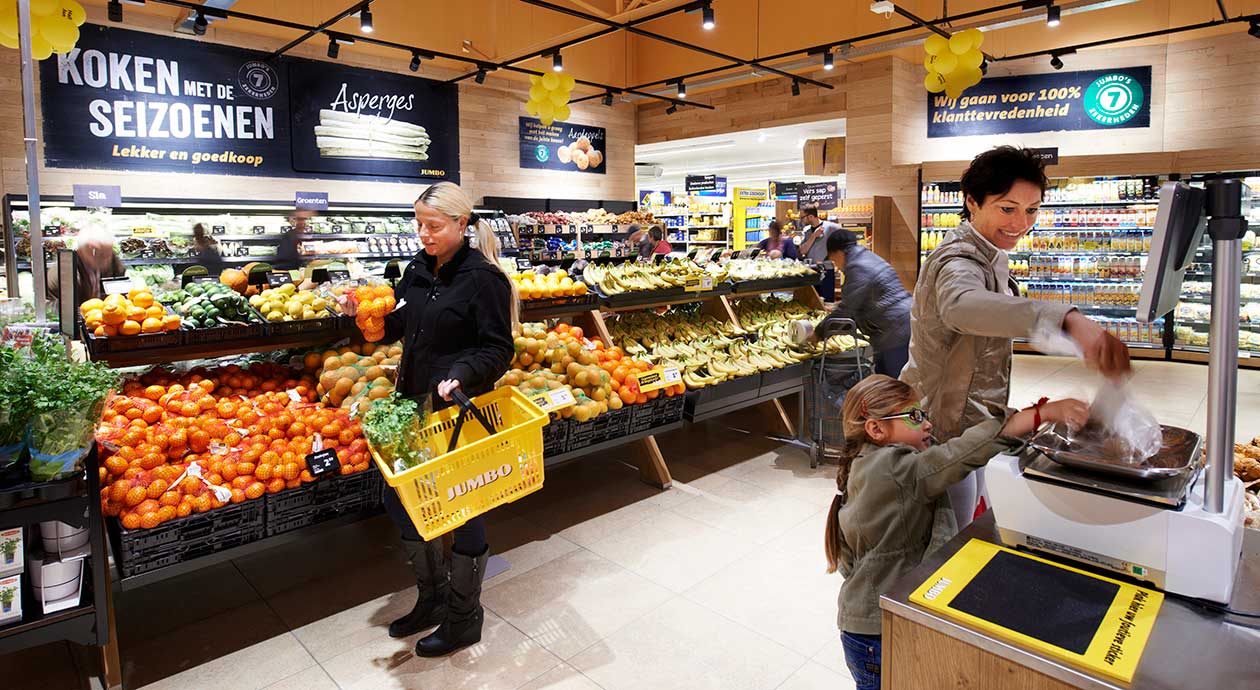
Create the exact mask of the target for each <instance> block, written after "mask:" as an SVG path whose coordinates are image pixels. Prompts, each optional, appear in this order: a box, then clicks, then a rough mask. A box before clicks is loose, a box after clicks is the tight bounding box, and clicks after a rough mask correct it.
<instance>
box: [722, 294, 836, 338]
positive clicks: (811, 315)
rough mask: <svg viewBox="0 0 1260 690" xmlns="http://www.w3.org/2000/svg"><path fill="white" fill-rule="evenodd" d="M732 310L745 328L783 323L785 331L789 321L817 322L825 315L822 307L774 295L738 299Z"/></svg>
mask: <svg viewBox="0 0 1260 690" xmlns="http://www.w3.org/2000/svg"><path fill="white" fill-rule="evenodd" d="M734 310H735V316H736V318H738V319H739V323H740V325H742V326H743V327H744V328H746V329H749V330H757V329H759V328H761V327H762V326H765V325H767V324H772V323H779V324H782V325H783V328H784V331H785V332H786V330H787V323H788V322H789V321H813V322H815V323H817V322H818V321H821V320H822V319H823V317H825V316H826V315H827V312H826V311H824V310H822V309H814V308H813V307H809V306H806V305H804V304H802V303H800V302H797V301H796V300H784V299H781V298H779V297H775V296H774V295H767V296H765V297H762V298H754V297H749V298H745V299H741V300H738V301H737V302H735V305H734Z"/></svg>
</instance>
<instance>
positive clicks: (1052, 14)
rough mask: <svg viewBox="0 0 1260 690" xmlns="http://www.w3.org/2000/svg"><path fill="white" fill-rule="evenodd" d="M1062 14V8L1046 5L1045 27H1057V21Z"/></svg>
mask: <svg viewBox="0 0 1260 690" xmlns="http://www.w3.org/2000/svg"><path fill="white" fill-rule="evenodd" d="M1062 13H1063V8H1061V7H1059V6H1058V5H1046V26H1050V27H1055V26H1058V25H1059V19H1060V16H1061V14H1062Z"/></svg>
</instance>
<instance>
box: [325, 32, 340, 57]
mask: <svg viewBox="0 0 1260 690" xmlns="http://www.w3.org/2000/svg"><path fill="white" fill-rule="evenodd" d="M340 52H341V46H340V45H338V44H337V39H335V38H333V37H332V36H329V37H328V57H330V58H332V59H334V60H336V59H337V55H338V54H339V53H340Z"/></svg>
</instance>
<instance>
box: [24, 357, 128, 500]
mask: <svg viewBox="0 0 1260 690" xmlns="http://www.w3.org/2000/svg"><path fill="white" fill-rule="evenodd" d="M23 379H24V382H25V385H26V390H27V398H28V400H29V404H30V408H31V421H30V436H29V445H30V449H31V479H34V480H35V481H52V480H56V479H64V478H66V477H70V476H73V475H75V474H77V473H79V472H81V471H82V469H83V466H82V460H83V458H84V457H85V456H86V455H87V453H88V451H89V450H91V447H92V443H93V432H94V430H95V428H96V424H97V422H98V421H99V420H100V418H101V413H102V412H103V411H104V407H105V396H106V395H108V394H109V391H110V389H111V388H113V387H114V385H115V384H117V381H118V378H117V375H116V374H115V373H114V372H112V371H111V370H110V369H109V368H108V367H106V366H105V365H103V364H100V363H97V362H74V361H71V360H70V358H69V357H68V356H67V355H66V350H65V346H64V345H62V343H61V341H60V340H59V339H57V338H54V337H40V338H36V339H35V340H34V341H33V342H32V343H31V356H30V359H28V360H27V362H26V366H25V370H24V372H23Z"/></svg>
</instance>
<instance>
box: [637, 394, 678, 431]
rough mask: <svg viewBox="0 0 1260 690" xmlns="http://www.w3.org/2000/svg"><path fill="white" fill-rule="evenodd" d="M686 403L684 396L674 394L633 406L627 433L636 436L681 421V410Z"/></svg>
mask: <svg viewBox="0 0 1260 690" xmlns="http://www.w3.org/2000/svg"><path fill="white" fill-rule="evenodd" d="M686 402H687V399H686V396H685V395H677V394H675V395H674V396H672V397H666V396H661V397H659V398H657V399H655V400H650V401H648V403H647V404H645V405H634V406H632V407H629V408H627V409H629V410H631V418H630V426H629V428H628V429H627V432H628V433H631V434H638V433H642V432H644V431H647V430H648V429H652V428H654V427H658V426H666V425H669V424H673V423H674V422H679V421H682V418H683V408H684V407H685V405H686Z"/></svg>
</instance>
